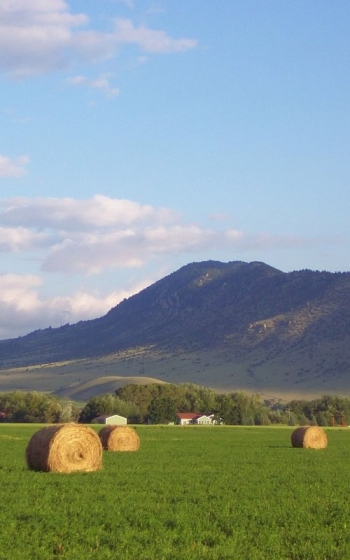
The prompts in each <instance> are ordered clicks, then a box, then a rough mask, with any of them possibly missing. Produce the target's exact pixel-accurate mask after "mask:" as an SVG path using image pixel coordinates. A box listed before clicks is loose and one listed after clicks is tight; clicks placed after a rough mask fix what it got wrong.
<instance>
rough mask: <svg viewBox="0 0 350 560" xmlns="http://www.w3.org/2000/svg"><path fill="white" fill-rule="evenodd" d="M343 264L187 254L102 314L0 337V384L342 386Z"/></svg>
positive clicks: (348, 296)
mask: <svg viewBox="0 0 350 560" xmlns="http://www.w3.org/2000/svg"><path fill="white" fill-rule="evenodd" d="M349 342H350V273H348V272H345V273H330V272H324V271H322V272H320V271H311V270H301V271H295V272H289V273H285V272H282V271H280V270H277V269H275V268H273V267H271V266H268V265H267V264H264V263H261V262H251V263H246V262H241V261H234V262H229V263H222V262H217V261H206V262H199V263H191V264H188V265H186V266H184V267H182V268H181V269H180V270H178V271H176V272H174V273H172V274H170V275H169V276H166V277H165V278H163V279H162V280H159V281H158V282H156V283H155V284H153V285H151V286H149V287H148V288H146V289H144V290H143V291H141V292H140V293H139V294H137V295H134V296H132V297H131V298H129V299H127V300H124V301H123V302H121V303H120V304H119V305H117V306H116V307H114V308H113V309H111V310H110V311H109V312H108V313H107V314H106V315H105V316H103V317H101V318H98V319H95V320H91V321H81V322H79V323H77V324H75V325H64V326H62V327H60V328H55V329H54V328H48V329H44V330H38V331H35V332H33V333H30V334H28V335H27V336H24V337H19V338H17V339H11V340H3V341H0V389H1V390H6V389H5V388H7V389H8V388H15V387H21V388H25V387H26V388H37V389H38V390H39V388H40V387H43V386H44V387H45V390H57V389H58V387H62V386H64V384H65V383H70V384H71V383H75V382H87V381H90V380H91V379H93V378H94V377H95V378H96V377H98V376H115V375H116V376H124V375H126V376H140V375H141V376H147V377H156V378H162V380H164V381H170V382H180V381H190V382H195V383H199V384H202V385H207V386H211V387H213V388H218V389H220V390H236V389H245V390H249V391H259V392H264V393H265V394H267V393H268V394H272V395H275V394H286V393H288V394H289V395H299V394H300V395H301V394H306V393H307V394H309V395H311V394H312V395H318V394H324V393H325V392H333V393H339V392H340V393H342V394H344V392H345V393H346V394H349V395H350V375H349V374H350V344H349Z"/></svg>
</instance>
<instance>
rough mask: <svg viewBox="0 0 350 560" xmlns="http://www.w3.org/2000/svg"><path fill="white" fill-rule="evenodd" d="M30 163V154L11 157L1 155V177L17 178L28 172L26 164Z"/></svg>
mask: <svg viewBox="0 0 350 560" xmlns="http://www.w3.org/2000/svg"><path fill="white" fill-rule="evenodd" d="M28 163H29V157H28V156H21V157H17V158H13V159H11V158H9V157H8V156H2V155H0V177H7V178H11V177H14V178H17V177H21V176H22V175H24V174H25V173H26V169H25V166H26V165H28Z"/></svg>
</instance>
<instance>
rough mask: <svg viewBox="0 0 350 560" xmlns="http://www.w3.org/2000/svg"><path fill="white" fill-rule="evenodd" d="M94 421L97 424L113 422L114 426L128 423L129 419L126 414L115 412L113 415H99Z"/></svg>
mask: <svg viewBox="0 0 350 560" xmlns="http://www.w3.org/2000/svg"><path fill="white" fill-rule="evenodd" d="M94 421H95V422H96V423H97V424H111V425H113V426H125V424H127V423H128V419H127V418H125V417H124V416H119V414H113V415H112V416H108V415H107V414H103V415H102V416H97V418H95V419H94Z"/></svg>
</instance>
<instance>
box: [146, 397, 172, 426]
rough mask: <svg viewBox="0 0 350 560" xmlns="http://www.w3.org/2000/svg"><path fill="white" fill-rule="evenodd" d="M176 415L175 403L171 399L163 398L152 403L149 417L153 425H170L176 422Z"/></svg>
mask: <svg viewBox="0 0 350 560" xmlns="http://www.w3.org/2000/svg"><path fill="white" fill-rule="evenodd" d="M175 414H176V406H175V404H174V401H173V400H172V399H170V398H169V397H161V398H158V399H154V401H152V403H151V404H150V407H149V411H148V415H147V417H148V420H149V421H150V422H151V423H152V424H168V423H169V422H173V421H174V419H175Z"/></svg>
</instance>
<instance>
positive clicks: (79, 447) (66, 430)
mask: <svg viewBox="0 0 350 560" xmlns="http://www.w3.org/2000/svg"><path fill="white" fill-rule="evenodd" d="M26 460H27V465H28V468H29V469H30V470H33V471H45V472H59V473H71V472H75V471H85V472H92V471H97V470H99V469H100V468H101V466H102V446H101V442H100V439H99V437H98V435H97V433H96V432H94V431H93V430H92V429H91V428H89V427H88V426H84V425H82V424H75V423H69V424H59V425H55V426H48V427H46V428H42V429H41V430H39V431H38V432H36V433H35V434H34V435H33V436H32V438H31V439H30V441H29V443H28V446H27V449H26Z"/></svg>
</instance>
